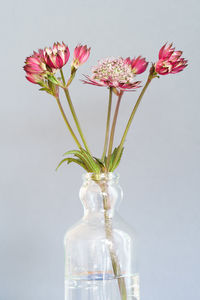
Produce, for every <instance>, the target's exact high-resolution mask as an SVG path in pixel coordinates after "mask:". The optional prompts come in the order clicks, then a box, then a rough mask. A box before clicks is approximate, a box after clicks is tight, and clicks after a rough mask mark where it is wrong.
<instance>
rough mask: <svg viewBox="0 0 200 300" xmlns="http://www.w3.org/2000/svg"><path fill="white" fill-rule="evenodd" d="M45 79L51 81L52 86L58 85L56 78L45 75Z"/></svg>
mask: <svg viewBox="0 0 200 300" xmlns="http://www.w3.org/2000/svg"><path fill="white" fill-rule="evenodd" d="M47 78H48V80H49V81H51V82H52V83H54V84H59V81H58V80H57V78H56V77H55V76H53V75H47Z"/></svg>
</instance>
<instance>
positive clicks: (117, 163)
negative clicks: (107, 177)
mask: <svg viewBox="0 0 200 300" xmlns="http://www.w3.org/2000/svg"><path fill="white" fill-rule="evenodd" d="M118 148H119V147H117V148H115V149H117V150H118ZM123 151H124V147H123V148H122V150H121V152H120V155H119V158H118V160H117V162H116V163H115V165H112V167H111V169H110V171H111V172H113V171H114V170H115V169H116V168H117V167H118V165H119V163H120V160H121V158H122V154H123ZM117 152H118V151H117ZM117 152H116V153H115V157H116V155H117Z"/></svg>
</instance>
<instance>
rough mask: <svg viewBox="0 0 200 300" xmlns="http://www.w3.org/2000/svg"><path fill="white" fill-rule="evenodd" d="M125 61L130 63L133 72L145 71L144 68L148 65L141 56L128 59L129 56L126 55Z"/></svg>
mask: <svg viewBox="0 0 200 300" xmlns="http://www.w3.org/2000/svg"><path fill="white" fill-rule="evenodd" d="M125 61H126V62H127V63H128V64H130V65H131V68H132V71H133V73H134V74H141V73H143V72H144V71H146V68H147V66H148V62H147V61H146V60H145V58H142V57H141V56H138V57H137V58H133V59H132V60H131V59H130V57H128V58H126V59H125Z"/></svg>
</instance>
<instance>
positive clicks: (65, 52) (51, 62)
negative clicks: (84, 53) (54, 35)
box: [44, 42, 70, 69]
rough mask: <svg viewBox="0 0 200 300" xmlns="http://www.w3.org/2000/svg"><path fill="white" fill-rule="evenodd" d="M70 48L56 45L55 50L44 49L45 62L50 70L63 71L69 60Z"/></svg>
mask: <svg viewBox="0 0 200 300" xmlns="http://www.w3.org/2000/svg"><path fill="white" fill-rule="evenodd" d="M69 55H70V52H69V48H68V47H67V46H66V45H65V44H64V43H63V42H62V44H60V43H58V42H57V44H56V43H54V45H53V48H51V47H49V48H45V49H44V60H45V62H46V64H47V65H48V66H49V67H50V68H54V69H61V68H62V67H63V66H64V65H65V64H66V63H67V62H68V59H69Z"/></svg>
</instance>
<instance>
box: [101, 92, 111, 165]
mask: <svg viewBox="0 0 200 300" xmlns="http://www.w3.org/2000/svg"><path fill="white" fill-rule="evenodd" d="M111 107H112V87H110V89H109V102H108V114H107V122H106V134H105V142H104V149H103V154H102V160H103V161H104V159H105V156H106V151H107V147H108V135H109V127H110V114H111Z"/></svg>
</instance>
